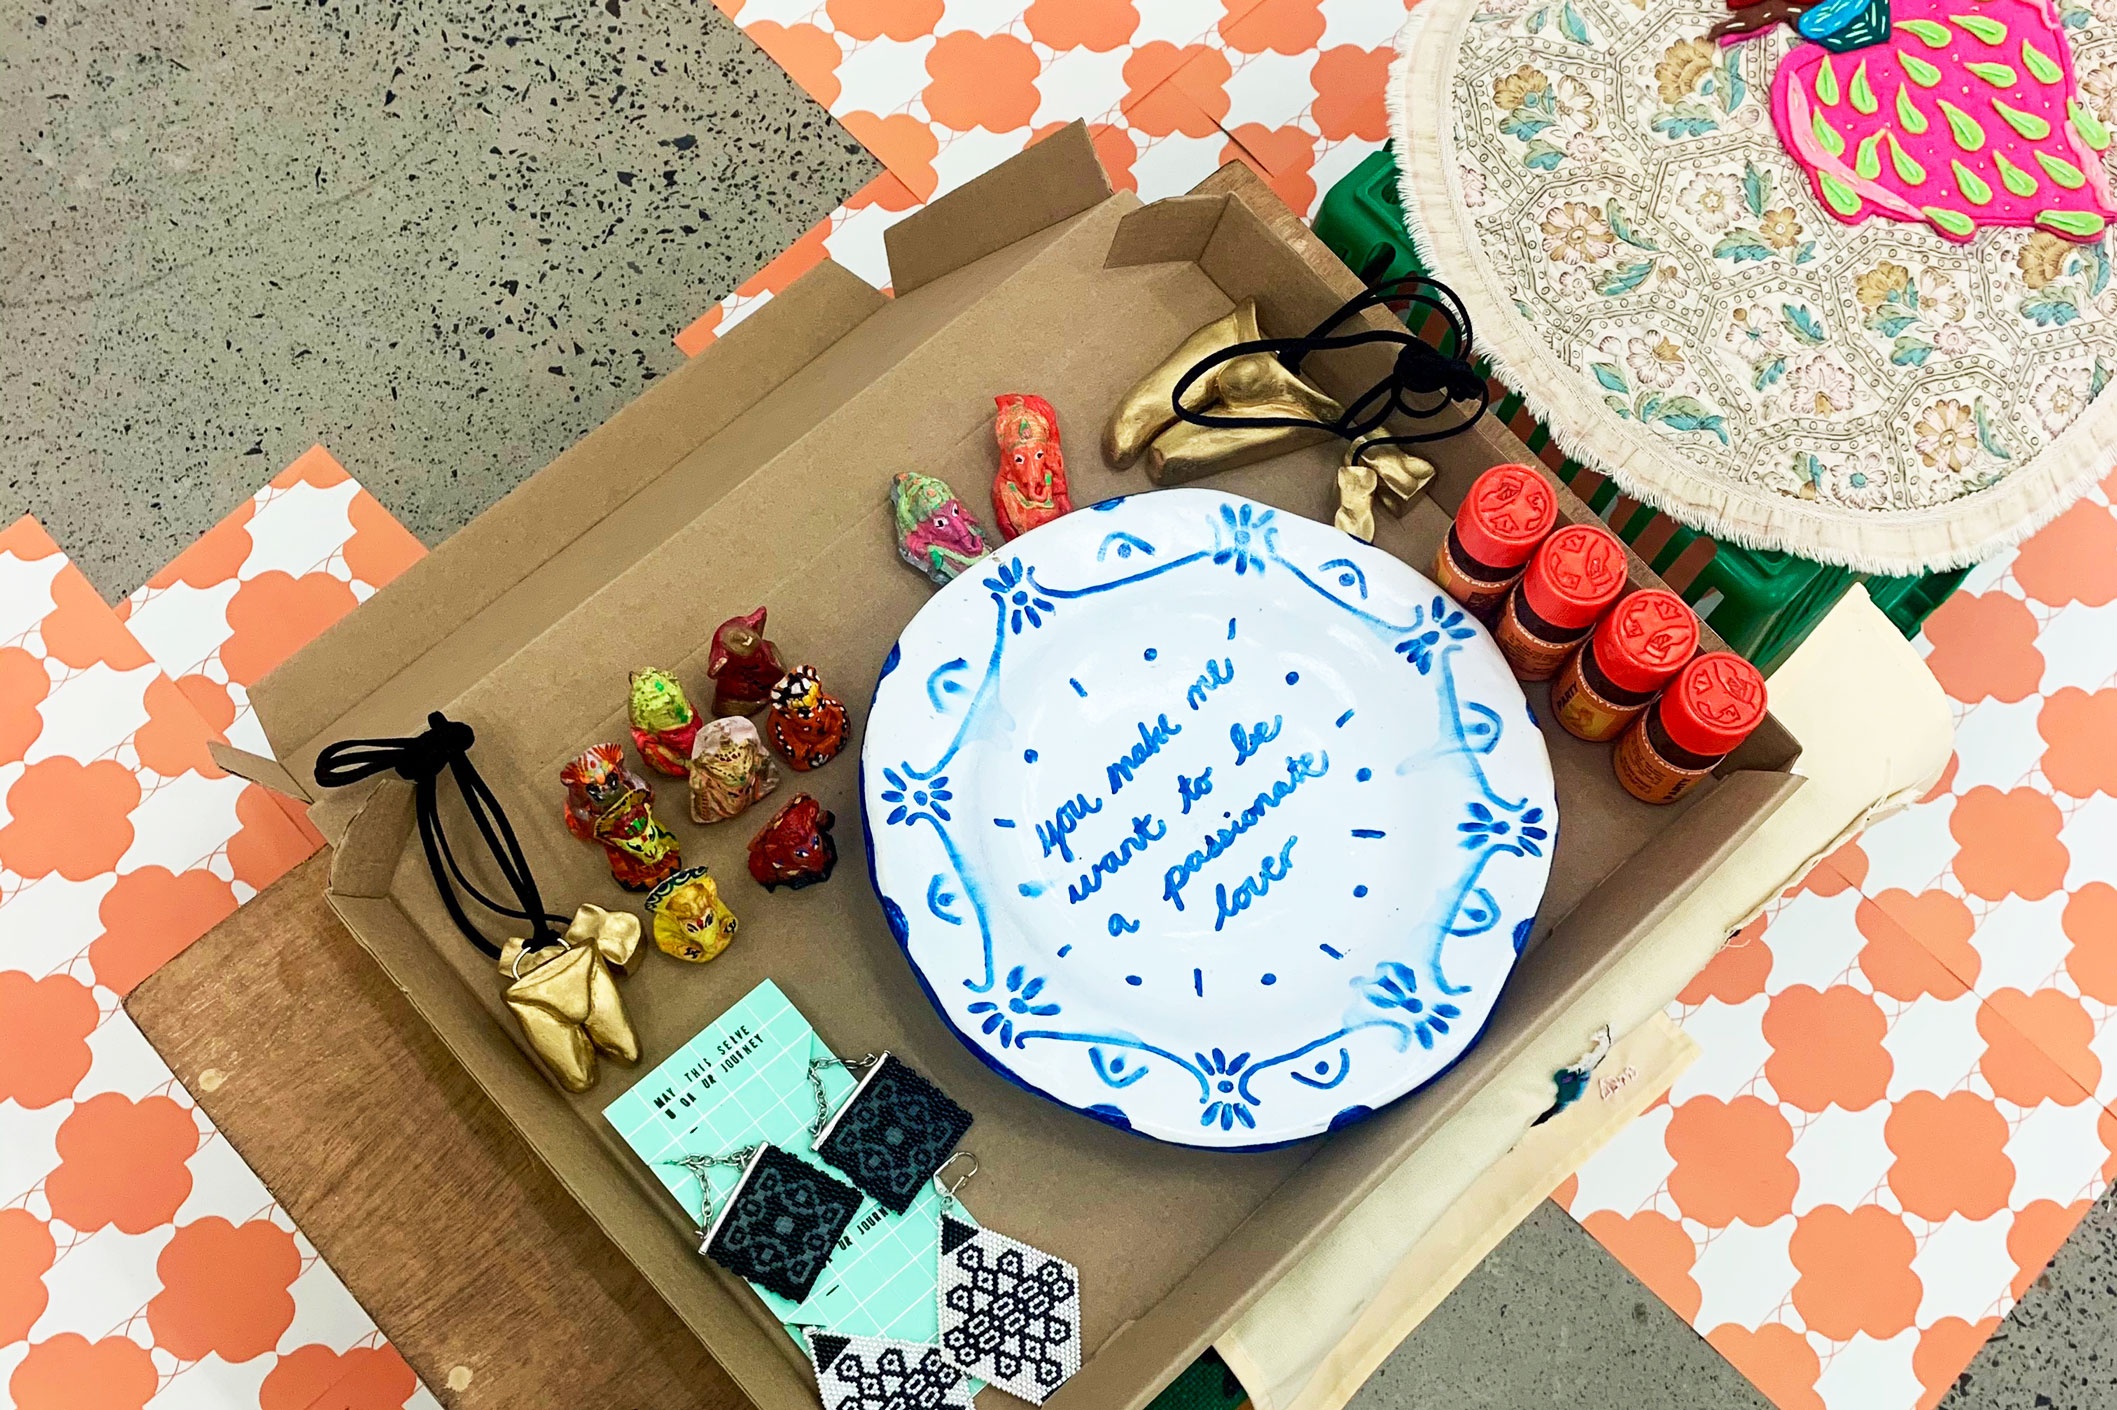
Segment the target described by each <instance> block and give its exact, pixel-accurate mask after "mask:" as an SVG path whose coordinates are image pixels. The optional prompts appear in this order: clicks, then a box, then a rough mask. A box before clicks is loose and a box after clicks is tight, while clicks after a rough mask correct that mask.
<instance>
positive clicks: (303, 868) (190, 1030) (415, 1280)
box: [125, 851, 750, 1410]
mask: <svg viewBox="0 0 2117 1410" xmlns="http://www.w3.org/2000/svg"><path fill="white" fill-rule="evenodd" d="M330 863H331V854H330V853H329V852H328V851H326V852H323V853H320V854H318V855H317V856H315V857H312V858H310V859H309V860H308V861H306V862H304V863H302V864H301V865H300V866H298V867H296V868H295V869H294V870H293V871H291V872H289V873H287V875H286V876H284V877H282V878H281V879H280V881H279V882H278V883H277V884H276V885H274V886H273V887H271V888H270V889H269V890H267V891H266V892H264V893H263V894H262V895H260V896H258V897H257V898H256V899H254V900H252V901H251V902H250V903H249V904H248V905H246V906H244V907H243V908H242V909H241V910H239V911H237V912H236V913H235V914H234V915H233V916H230V917H229V918H228V919H227V920H226V921H223V922H222V923H221V924H220V925H218V926H216V927H214V929H213V930H212V931H211V932H210V933H208V934H207V935H206V936H204V937H203V938H202V939H200V940H199V941H198V942H197V943H196V944H194V945H192V946H191V948H189V949H188V950H185V951H184V952H183V953H182V954H180V955H178V956H177V957H176V958H175V959H173V960H171V961H170V962H169V963H168V964H166V965H164V966H163V967H162V968H161V969H160V970H158V971H157V972H156V973H155V974H153V975H152V976H150V977H149V978H148V979H146V980H145V981H144V982H142V983H141V984H140V986H139V987H138V988H136V989H134V990H133V992H132V996H131V997H130V998H129V999H127V1000H126V1003H125V1007H126V1010H127V1011H128V1012H129V1013H130V1014H131V1015H132V1017H133V1019H134V1021H135V1022H137V1023H138V1024H139V1026H140V1029H141V1031H143V1032H144V1033H145V1034H146V1035H147V1039H148V1041H149V1042H151V1043H152V1044H153V1045H154V1046H155V1048H156V1050H157V1051H159V1052H160V1053H161V1055H162V1056H163V1058H164V1059H166V1060H167V1061H168V1063H169V1066H170V1068H171V1069H172V1070H173V1071H174V1072H175V1073H176V1075H177V1078H178V1080H179V1081H181V1082H182V1083H183V1084H184V1086H185V1087H186V1088H187V1089H189V1090H190V1092H191V1094H192V1096H193V1097H194V1098H195V1099H196V1100H197V1102H198V1104H199V1106H200V1107H201V1108H203V1109H204V1111H205V1112H206V1114H207V1115H208V1116H210V1117H212V1118H213V1123H214V1125H216V1126H218V1127H219V1128H220V1131H221V1134H222V1135H223V1136H225V1137H226V1138H227V1139H228V1141H229V1142H230V1143H232V1144H233V1145H234V1147H235V1149H236V1150H237V1151H238V1152H239V1153H240V1154H241V1155H242V1157H243V1159H245V1160H246V1161H248V1162H249V1163H250V1168H251V1169H252V1170H254V1171H256V1172H257V1174H258V1177H259V1178H260V1179H262V1180H263V1181H264V1182H265V1185H266V1187H267V1188H268V1189H270V1190H271V1191H272V1193H273V1195H274V1196H276V1197H277V1198H278V1200H279V1202H280V1204H281V1206H282V1207H284V1208H285V1209H286V1211H287V1212H288V1213H289V1214H291V1215H293V1216H294V1221H295V1223H297V1224H299V1225H300V1226H301V1230H302V1232H303V1233H304V1234H306V1235H307V1236H308V1238H309V1241H310V1242H311V1243H313V1244H315V1245H316V1248H317V1250H318V1252H320V1253H322V1254H323V1256H324V1258H325V1260H326V1261H328V1262H329V1263H330V1265H331V1267H332V1268H333V1269H335V1270H336V1271H337V1273H338V1276H339V1277H340V1278H341V1279H343V1280H344V1282H345V1285H346V1287H347V1289H348V1290H349V1291H350V1292H351V1293H352V1294H353V1296H354V1297H355V1298H357V1299H358V1300H359V1302H360V1305H361V1306H363V1307H365V1308H366V1309H367V1310H368V1313H369V1314H370V1315H371V1316H372V1317H373V1318H374V1319H375V1324H376V1325H377V1326H379V1327H380V1328H382V1330H383V1332H384V1333H385V1334H386V1335H387V1336H388V1337H389V1338H390V1340H391V1342H392V1343H394V1344H395V1345H396V1347H397V1349H398V1350H399V1351H400V1352H402V1353H403V1354H404V1357H405V1359H406V1360H407V1361H409V1362H410V1363H411V1365H412V1369H413V1370H415V1371H417V1372H418V1373H419V1377H420V1379H421V1380H423V1381H425V1382H426V1384H427V1386H428V1387H429V1388H430V1389H432V1390H433V1391H434V1392H435V1393H436V1394H437V1395H439V1396H441V1397H442V1398H443V1399H444V1400H445V1401H446V1402H447V1403H448V1404H450V1405H452V1406H458V1407H463V1410H477V1407H483V1406H490V1407H493V1410H501V1407H506V1408H507V1410H518V1408H519V1407H523V1406H535V1405H550V1406H572V1407H580V1408H581V1410H599V1407H612V1408H613V1410H619V1408H620V1407H622V1410H632V1407H640V1410H650V1408H651V1410H663V1407H667V1408H668V1410H679V1408H681V1410H746V1408H747V1407H748V1406H749V1404H750V1402H749V1399H748V1397H746V1396H744V1395H743V1394H742V1392H741V1391H739V1390H737V1389H736V1387H735V1384H734V1382H732V1381H731V1380H729V1379H728V1375H727V1373H726V1372H725V1371H723V1370H721V1369H720V1367H719V1365H718V1364H717V1363H715V1362H714V1360H713V1358H712V1357H711V1356H709V1355H708V1354H707V1353H706V1350H705V1348H704V1347H703V1346H701V1345H700V1344H699V1341H698V1338H697V1337H695V1336H693V1335H692V1334H691V1331H690V1329H689V1328H687V1327H686V1326H684V1324H683V1323H682V1322H681V1321H679V1320H677V1316H676V1314H675V1313H674V1312H671V1311H670V1310H669V1307H668V1304H666V1303H664V1302H663V1301H662V1300H661V1298H660V1297H659V1296H658V1295H657V1294H656V1293H655V1292H654V1290H653V1289H652V1288H651V1287H649V1286H648V1285H647V1281H646V1279H645V1278H643V1277H641V1276H640V1274H639V1272H638V1271H637V1270H636V1269H634V1268H633V1266H632V1264H631V1263H630V1262H628V1261H627V1260H626V1258H625V1256H624V1255H623V1254H621V1253H619V1252H618V1250H617V1248H616V1246H615V1245H613V1244H612V1243H611V1242H610V1241H609V1240H608V1239H606V1238H605V1237H604V1236H603V1233H602V1231H601V1230H600V1229H598V1228H596V1227H595V1225H594V1224H593V1223H592V1222H591V1221H590V1220H589V1219H588V1217H587V1216H586V1215H585V1214H583V1213H582V1212H581V1209H580V1206H579V1205H577V1204H576V1203H575V1202H574V1199H573V1196H572V1195H570V1194H568V1193H567V1192H566V1190H565V1188H564V1187H563V1186H561V1185H560V1184H559V1182H558V1181H557V1180H556V1179H555V1178H554V1177H553V1176H552V1174H551V1172H550V1171H549V1170H547V1169H545V1168H544V1166H543V1164H542V1163H541V1162H540V1161H538V1160H537V1158H536V1157H535V1156H534V1155H533V1154H531V1153H530V1150H529V1147H528V1146H526V1145H525V1144H523V1142H522V1139H521V1138H520V1137H519V1136H517V1135H516V1134H515V1131H514V1128H513V1127H512V1126H510V1125H509V1124H508V1122H507V1119H506V1118H505V1117H503V1116H502V1115H501V1114H500V1113H499V1111H498V1109H497V1108H495V1107H494V1106H493V1105H492V1103H491V1102H490V1101H488V1100H487V1099H486V1097H485V1094H484V1093H482V1092H480V1091H479V1090H478V1087H477V1084H476V1083H474V1082H472V1081H471V1079H470V1078H469V1077H468V1076H467V1075H466V1074H465V1073H464V1071H463V1069H462V1068H461V1067H459V1066H457V1064H456V1060H455V1059H454V1058H452V1057H451V1056H449V1053H448V1049H447V1048H445V1047H443V1046H442V1043H441V1040H440V1039H439V1038H437V1037H435V1036H434V1033H433V1030H431V1029H430V1028H428V1027H427V1026H426V1024H425V1023H423V1022H422V1021H420V1019H419V1016H418V1015H417V1014H415V1013H413V1012H412V1008H411V1005H410V1004H408V1003H407V1002H405V999H404V996H403V995H402V994H400V993H399V992H398V991H397V990H396V988H395V987H394V986H392V985H391V983H390V982H389V980H388V979H386V978H385V977H384V976H383V973H382V971H381V970H380V969H379V968H377V967H376V965H375V962H374V961H373V960H371V959H369V958H368V956H367V952H366V951H364V950H362V949H361V948H360V945H359V942H357V941H356V940H354V939H353V937H352V935H351V934H350V933H349V932H348V931H347V930H346V928H345V927H344V926H343V925H341V924H340V923H339V921H338V917H337V916H335V915H333V914H332V913H331V910H330V907H329V906H327V905H326V904H325V902H324V898H323V889H324V883H325V881H326V880H327V879H328V877H329V873H330Z"/></svg>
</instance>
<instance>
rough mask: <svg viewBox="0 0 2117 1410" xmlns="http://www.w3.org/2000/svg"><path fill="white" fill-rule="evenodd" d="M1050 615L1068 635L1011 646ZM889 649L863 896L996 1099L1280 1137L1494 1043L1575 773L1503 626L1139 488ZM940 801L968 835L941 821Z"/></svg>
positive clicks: (1201, 1134) (1347, 1112) (932, 604)
mask: <svg viewBox="0 0 2117 1410" xmlns="http://www.w3.org/2000/svg"><path fill="white" fill-rule="evenodd" d="M1023 590H1029V591H1033V592H1034V594H1035V595H1036V597H1037V600H1038V601H1039V602H1049V603H1051V604H1052V606H1051V608H1050V610H1048V611H1040V612H1039V614H1038V618H1037V619H1036V620H1031V619H1030V618H1029V617H1028V616H1027V614H1024V615H1023V616H1022V617H1021V618H1020V619H1019V620H1016V619H1015V618H1014V616H1013V614H1011V613H1009V612H1008V611H1007V610H1006V603H1007V602H1009V601H1011V600H1012V595H1013V594H1014V593H1015V592H1017V591H1023ZM896 655H897V659H898V666H897V668H896V669H895V670H893V671H892V672H890V673H889V674H888V675H886V676H885V677H884V678H883V679H882V681H881V682H880V684H879V685H878V686H877V688H876V692H875V697H874V706H873V709H872V711H871V713H870V717H869V722H868V728H867V730H866V734H865V740H864V744H863V756H862V772H861V778H862V804H863V807H864V809H865V814H866V823H867V833H868V838H869V845H870V847H871V849H872V853H873V868H872V875H873V877H874V881H875V885H876V887H877V889H878V890H879V892H880V893H881V895H882V897H883V899H884V909H885V911H887V912H889V913H890V914H891V915H892V917H893V918H894V919H893V924H897V925H898V929H899V934H900V938H901V939H902V941H903V944H904V948H905V951H906V954H907V957H908V958H909V960H910V961H911V963H912V965H913V966H914V968H915V969H916V970H917V971H918V972H919V974H920V976H921V978H922V979H923V981H924V984H925V987H926V991H927V993H928V994H929V996H930V997H931V998H932V999H933V1001H934V1003H935V1005H936V1007H938V1008H939V1009H940V1011H941V1013H942V1015H943V1017H944V1018H945V1019H946V1020H947V1021H948V1023H949V1025H950V1027H951V1028H952V1029H953V1030H954V1031H955V1032H956V1033H957V1035H958V1036H959V1037H960V1038H961V1039H962V1040H963V1041H964V1042H965V1043H967V1044H969V1045H970V1046H972V1047H973V1048H975V1049H976V1050H977V1051H978V1053H979V1055H980V1056H981V1057H983V1058H984V1059H985V1060H986V1061H987V1062H988V1063H990V1064H991V1065H992V1066H994V1067H995V1068H997V1069H998V1070H1000V1071H1001V1072H1002V1073H1004V1074H1006V1075H1007V1076H1009V1077H1011V1078H1013V1079H1014V1080H1016V1081H1017V1082H1019V1083H1021V1084H1022V1085H1024V1086H1026V1087H1028V1088H1030V1089H1031V1090H1034V1091H1037V1092H1040V1093H1042V1094H1044V1095H1046V1096H1049V1097H1051V1098H1052V1099H1054V1100H1056V1101H1060V1102H1063V1103H1064V1104H1066V1105H1069V1106H1072V1107H1074V1108H1076V1109H1078V1110H1081V1111H1084V1112H1089V1113H1091V1114H1092V1115H1094V1116H1096V1117H1098V1118H1099V1119H1102V1120H1106V1121H1110V1122H1113V1123H1115V1124H1118V1125H1122V1126H1127V1127H1129V1128H1130V1129H1132V1130H1134V1131H1136V1132H1140V1133H1143V1134H1145V1135H1149V1136H1152V1137H1155V1138H1158V1139H1162V1140H1168V1141H1176V1142H1181V1143H1184V1144H1190V1145H1200V1146H1214V1147H1223V1148H1246V1147H1263V1146H1269V1145H1273V1144H1278V1143H1283V1142H1286V1141H1292V1140H1300V1139H1303V1138H1304V1137H1308V1136H1312V1135H1317V1134H1320V1133H1322V1132H1324V1131H1326V1130H1329V1129H1332V1128H1333V1126H1334V1124H1343V1123H1344V1122H1345V1121H1348V1120H1353V1119H1357V1116H1358V1115H1359V1114H1363V1113H1366V1112H1369V1111H1372V1110H1378V1109H1380V1108H1381V1107H1383V1106H1385V1105H1387V1104H1388V1103H1389V1102H1391V1101H1394V1100H1395V1099H1397V1098H1398V1097H1401V1096H1402V1095H1404V1094H1405V1093H1406V1092H1409V1091H1411V1090H1414V1089H1415V1088H1417V1087H1418V1086H1420V1085H1421V1084H1423V1083H1424V1082H1425V1081H1427V1080H1429V1079H1430V1078H1431V1077H1432V1076H1434V1075H1435V1074H1436V1073H1438V1072H1440V1071H1441V1070H1443V1069H1444V1068H1445V1067H1446V1066H1447V1065H1448V1064H1449V1063H1450V1062H1452V1061H1453V1060H1454V1059H1455V1058H1457V1057H1459V1056H1460V1055H1461V1053H1462V1052H1463V1050H1464V1049H1465V1048H1466V1047H1467V1046H1468V1045H1469V1044H1470V1043H1471V1042H1472V1041H1474V1040H1475V1037H1476V1035H1477V1033H1478V1031H1479V1030H1480V1029H1481V1027H1482V1026H1483V1023H1484V1021H1485V1018H1486V1016H1487V1015H1488V1014H1489V1013H1490V1011H1491V1008H1492V1005H1493V1003H1494V1002H1495V1001H1496V1000H1497V997H1498V995H1499V992H1500V989H1501V987H1502V985H1503V984H1504V983H1505V981H1506V978H1507V975H1508V973H1509V971H1510V969H1511V967H1512V965H1513V962H1514V946H1513V945H1512V943H1511V941H1510V937H1511V936H1512V935H1513V934H1514V932H1515V931H1516V929H1517V928H1518V927H1519V926H1520V925H1522V924H1523V923H1525V922H1526V921H1528V920H1529V919H1531V918H1533V916H1534V914H1535V909H1536V905H1537V902H1538V900H1539V899H1540V897H1541V895H1542V890H1543V884H1544V880H1545V877H1546V874H1547V871H1548V868H1549V865H1550V857H1549V852H1548V848H1549V845H1550V840H1551V839H1552V838H1553V837H1555V836H1556V831H1555V824H1556V811H1555V805H1554V803H1553V800H1552V797H1551V782H1550V767H1549V763H1548V761H1547V760H1546V758H1545V755H1544V749H1543V740H1542V737H1541V735H1539V734H1537V733H1536V732H1534V731H1532V730H1529V729H1525V728H1524V727H1523V725H1522V723H1521V721H1522V720H1523V718H1524V716H1523V712H1522V709H1521V707H1522V705H1523V704H1524V701H1523V698H1522V695H1521V691H1520V687H1519V686H1518V685H1516V684H1515V682H1514V680H1513V678H1512V676H1511V674H1510V673H1509V672H1508V671H1507V670H1506V667H1505V665H1504V663H1503V662H1502V661H1501V660H1500V659H1499V656H1498V653H1497V651H1496V650H1495V648H1494V647H1493V645H1492V642H1491V639H1490V638H1489V636H1487V635H1486V634H1485V632H1484V629H1483V628H1482V627H1480V626H1479V625H1478V624H1477V623H1476V622H1475V621H1473V620H1472V619H1470V618H1469V617H1468V616H1467V615H1466V614H1465V613H1464V612H1463V611H1462V610H1461V608H1460V607H1458V606H1457V605H1456V604H1455V603H1453V602H1451V601H1449V600H1448V599H1447V598H1446V597H1444V596H1443V595H1442V594H1440V593H1439V591H1438V590H1437V589H1435V588H1434V587H1433V585H1432V584H1431V583H1429V582H1427V581H1426V580H1425V579H1424V578H1422V577H1421V576H1419V575H1418V574H1417V573H1416V572H1415V571H1413V570H1412V569H1410V568H1409V567H1408V566H1406V565H1405V564H1404V563H1403V562H1402V561H1401V560H1398V559H1395V558H1393V557H1391V556H1389V555H1387V554H1384V553H1380V552H1378V551H1376V550H1374V549H1372V548H1369V547H1367V546H1365V545H1361V544H1358V543H1353V542H1349V541H1348V540H1347V539H1346V538H1345V536H1344V535H1342V534H1339V533H1337V532H1336V531H1335V530H1332V529H1329V528H1327V527H1325V526H1322V525H1318V524H1315V523H1313V522H1311V521H1308V520H1305V519H1300V518H1297V517H1295V516H1293V515H1291V514H1289V513H1286V512H1284V511H1278V510H1273V509H1270V508H1268V507H1266V506H1262V505H1258V504H1255V503H1252V502H1249V501H1245V500H1242V499H1239V498H1236V497H1234V496H1231V495H1225V494H1221V493H1218V492H1215V491H1209V490H1167V491H1159V492H1155V493H1152V494H1142V495H1135V496H1131V497H1129V498H1127V499H1124V500H1122V501H1119V502H1117V503H1115V504H1110V505H1105V506H1103V507H1102V508H1101V512H1098V513H1095V514H1073V515H1067V516H1064V517H1062V518H1060V519H1058V520H1056V521H1054V522H1053V523H1051V524H1048V525H1046V526H1044V527H1042V528H1040V529H1037V530H1035V531H1033V532H1032V533H1030V534H1028V535H1024V536H1023V537H1022V538H1021V539H1018V540H1016V541H1014V542H1011V543H1009V544H1007V545H1006V546H1005V547H1004V548H1003V549H1002V550H1001V551H1000V552H999V553H997V554H995V555H994V556H993V557H991V558H989V559H987V560H985V561H984V562H983V563H981V564H979V565H976V566H974V567H973V568H972V569H970V570H969V571H967V572H965V573H964V574H962V575H961V576H959V577H958V578H957V579H956V580H955V581H954V582H952V583H951V584H949V585H948V586H947V587H945V588H943V589H942V590H941V591H939V592H938V593H936V594H935V595H934V596H933V597H932V598H931V599H930V600H929V601H928V602H927V604H926V606H925V607H924V608H923V609H922V610H921V611H920V612H919V614H918V616H917V617H916V618H914V619H913V621H912V622H911V623H910V625H908V626H907V627H906V628H905V630H904V632H903V634H902V636H901V637H900V639H899V641H898V644H897V649H896ZM937 678H945V679H947V680H948V681H950V682H952V683H953V688H951V689H948V690H929V688H928V687H929V683H930V682H932V681H934V680H935V679H937ZM1289 687H1293V688H1291V689H1290V688H1289ZM1030 766H1034V767H1030ZM944 777H945V778H947V779H948V780H949V789H950V793H951V798H950V801H949V803H948V805H947V811H946V812H945V813H944V812H943V811H942V810H941V809H940V808H936V807H933V806H931V805H930V803H929V804H924V805H922V804H920V803H919V802H918V799H919V797H920V796H921V795H922V794H923V795H925V796H927V797H928V798H929V799H931V797H932V796H933V790H932V788H931V787H930V785H931V784H932V782H933V780H936V779H939V778H944ZM1001 818H1005V819H1008V820H1011V821H1013V822H1014V823H1015V826H1013V827H1011V828H1008V827H997V826H994V825H993V824H994V822H995V820H997V819H1001ZM1502 824H1504V826H1501V825H1502ZM1260 961H1261V963H1260ZM1264 990H1269V991H1270V996H1269V998H1268V999H1267V998H1266V996H1265V994H1264V993H1263V992H1262V991H1264Z"/></svg>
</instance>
